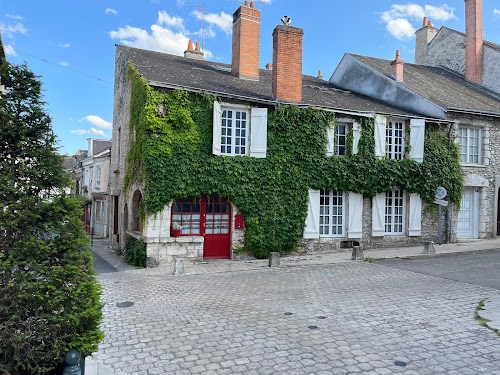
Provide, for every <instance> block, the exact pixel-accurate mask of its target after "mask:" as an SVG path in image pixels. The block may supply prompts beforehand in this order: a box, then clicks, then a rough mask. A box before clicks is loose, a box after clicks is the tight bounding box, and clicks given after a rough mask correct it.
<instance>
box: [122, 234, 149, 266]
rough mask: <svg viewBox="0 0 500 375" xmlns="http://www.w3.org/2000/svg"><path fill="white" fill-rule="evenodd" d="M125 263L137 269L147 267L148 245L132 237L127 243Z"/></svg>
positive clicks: (128, 237)
mask: <svg viewBox="0 0 500 375" xmlns="http://www.w3.org/2000/svg"><path fill="white" fill-rule="evenodd" d="M124 254H125V262H127V263H128V264H131V265H133V266H136V267H143V268H144V267H146V244H145V243H144V242H143V241H142V240H137V239H135V238H134V237H132V236H127V240H126V241H125V251H124Z"/></svg>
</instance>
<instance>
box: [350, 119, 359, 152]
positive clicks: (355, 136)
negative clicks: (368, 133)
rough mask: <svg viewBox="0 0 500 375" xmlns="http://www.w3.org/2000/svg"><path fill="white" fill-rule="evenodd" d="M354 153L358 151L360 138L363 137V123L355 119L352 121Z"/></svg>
mask: <svg viewBox="0 0 500 375" xmlns="http://www.w3.org/2000/svg"><path fill="white" fill-rule="evenodd" d="M352 135H353V138H352V153H353V154H354V155H356V154H357V153H358V145H359V139H360V138H361V125H360V124H359V122H356V121H354V122H353V123H352Z"/></svg>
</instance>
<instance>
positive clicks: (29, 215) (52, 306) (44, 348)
mask: <svg viewBox="0 0 500 375" xmlns="http://www.w3.org/2000/svg"><path fill="white" fill-rule="evenodd" d="M0 81H1V83H2V85H4V87H5V92H3V93H2V92H0V373H2V372H4V373H7V374H9V373H10V374H44V373H48V372H50V371H51V370H53V369H54V368H56V367H57V366H58V365H60V364H61V363H62V362H63V360H64V354H65V353H66V352H67V351H68V350H69V349H71V348H75V349H78V350H80V351H81V352H82V353H84V354H90V353H92V352H94V351H96V350H97V344H98V343H99V342H100V341H101V340H102V337H103V334H102V331H101V330H100V323H101V320H102V313H101V307H102V305H101V302H100V295H101V288H100V286H99V284H98V282H97V280H96V278H95V274H94V272H93V265H92V255H91V254H90V252H89V250H88V240H87V237H86V235H85V232H84V230H83V226H82V223H81V221H80V219H79V217H80V215H81V204H80V203H79V201H78V200H77V199H76V198H75V197H72V196H70V195H68V193H66V191H69V189H67V188H68V186H69V184H70V180H69V176H67V175H66V173H65V172H64V170H63V167H62V158H61V156H59V155H57V153H56V151H57V147H56V138H55V136H54V134H53V132H52V127H51V119H50V117H49V116H48V115H47V113H46V111H45V109H44V105H45V103H44V102H43V101H42V95H41V83H40V81H39V79H38V77H37V76H35V75H34V74H33V73H32V72H30V71H29V70H28V68H27V67H26V65H21V66H15V65H11V64H8V63H5V64H3V65H2V66H1V67H0Z"/></svg>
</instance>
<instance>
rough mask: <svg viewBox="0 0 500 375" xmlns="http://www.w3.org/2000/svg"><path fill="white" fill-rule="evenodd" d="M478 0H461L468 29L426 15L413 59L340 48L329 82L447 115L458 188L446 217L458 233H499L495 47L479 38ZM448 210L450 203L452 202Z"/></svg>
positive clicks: (499, 102)
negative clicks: (438, 23)
mask: <svg viewBox="0 0 500 375" xmlns="http://www.w3.org/2000/svg"><path fill="white" fill-rule="evenodd" d="M481 3H482V2H481V0H466V1H465V7H466V34H463V33H460V32H458V31H455V30H451V29H448V28H445V27H443V28H441V29H440V30H439V31H438V29H436V28H435V27H433V26H432V22H430V21H429V22H427V20H426V19H424V26H423V27H422V28H421V29H420V30H418V31H417V32H416V36H417V37H416V48H415V61H416V62H417V63H416V64H408V63H405V62H404V61H403V60H401V59H400V57H399V54H398V55H397V56H396V60H394V61H388V60H383V59H378V58H374V57H367V56H359V55H352V54H346V55H345V56H344V57H343V59H342V61H341V62H340V64H339V65H338V67H337V68H336V70H335V72H334V73H333V75H332V77H331V78H330V82H331V83H332V84H335V85H337V86H339V87H341V88H343V89H345V90H351V91H353V92H357V93H359V94H363V95H367V96H369V97H370V98H373V99H376V100H381V101H383V102H384V103H386V104H388V105H393V106H396V107H398V108H403V109H406V110H408V111H415V112H417V113H419V114H421V115H423V116H429V117H433V118H439V119H442V120H447V121H448V122H449V123H450V124H451V127H450V136H451V138H453V139H454V140H455V141H456V142H457V143H458V145H459V147H460V163H461V166H462V169H463V172H464V185H465V186H464V191H463V196H462V200H461V204H460V210H456V211H455V212H454V215H451V216H448V219H449V220H448V223H447V224H448V226H449V227H448V233H450V234H452V235H453V237H455V236H456V238H492V237H495V236H497V235H498V234H499V233H500V224H497V222H498V220H499V215H498V213H499V210H500V200H499V182H500V172H499V171H500V153H499V151H498V147H497V145H498V144H499V142H500V95H498V93H500V78H499V77H500V74H499V73H500V70H499V69H500V46H499V45H496V44H494V43H491V42H486V41H483V39H482V31H481V28H482V7H481ZM450 208H451V212H453V206H451V207H450Z"/></svg>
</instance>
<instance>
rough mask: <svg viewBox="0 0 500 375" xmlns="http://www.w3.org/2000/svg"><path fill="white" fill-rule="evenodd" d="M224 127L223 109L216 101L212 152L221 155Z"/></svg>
mask: <svg viewBox="0 0 500 375" xmlns="http://www.w3.org/2000/svg"><path fill="white" fill-rule="evenodd" d="M221 127H222V109H221V107H220V103H219V102H214V118H213V127H212V154H214V155H220V153H221V152H220V137H221Z"/></svg>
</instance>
